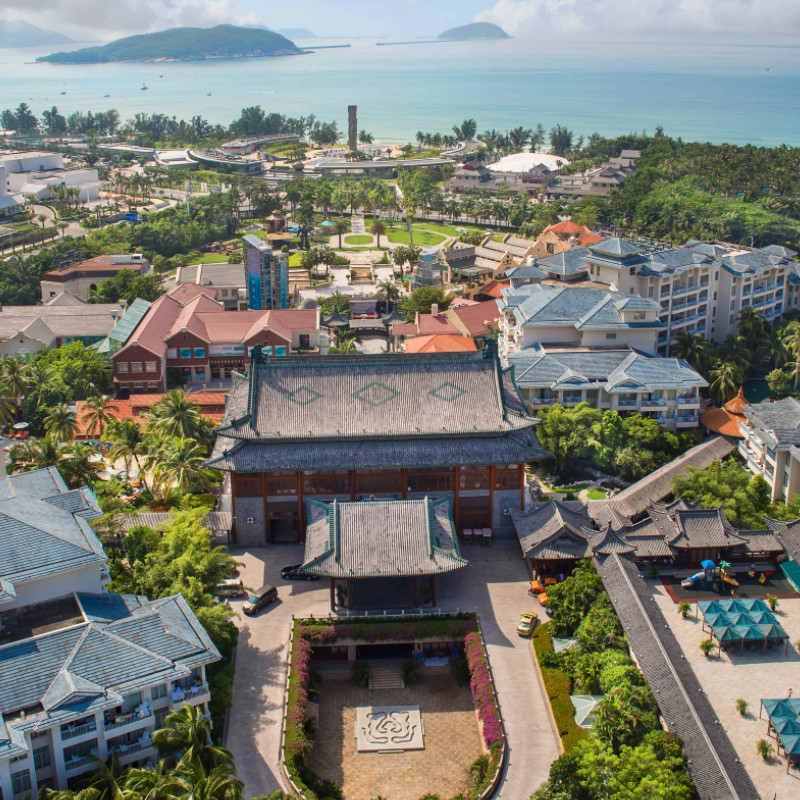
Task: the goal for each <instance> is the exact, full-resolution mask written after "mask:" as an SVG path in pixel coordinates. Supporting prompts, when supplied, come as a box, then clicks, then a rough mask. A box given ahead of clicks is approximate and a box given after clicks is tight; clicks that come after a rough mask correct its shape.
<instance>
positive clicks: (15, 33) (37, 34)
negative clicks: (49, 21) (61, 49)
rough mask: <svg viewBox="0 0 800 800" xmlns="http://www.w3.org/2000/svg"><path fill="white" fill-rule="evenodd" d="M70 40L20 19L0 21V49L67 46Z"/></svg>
mask: <svg viewBox="0 0 800 800" xmlns="http://www.w3.org/2000/svg"><path fill="white" fill-rule="evenodd" d="M71 41H72V39H70V38H68V37H67V36H64V35H63V34H60V33H56V32H55V31H48V30H45V29H44V28H40V27H39V26H38V25H31V24H30V22H23V21H22V20H21V19H9V20H4V19H0V47H41V46H43V45H48V44H67V43H68V42H71Z"/></svg>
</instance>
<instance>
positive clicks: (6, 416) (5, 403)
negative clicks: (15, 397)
mask: <svg viewBox="0 0 800 800" xmlns="http://www.w3.org/2000/svg"><path fill="white" fill-rule="evenodd" d="M16 416H17V409H16V408H15V407H14V403H13V402H12V400H11V398H10V397H8V396H7V395H4V394H0V425H4V424H5V423H6V422H12V421H13V420H14V419H16Z"/></svg>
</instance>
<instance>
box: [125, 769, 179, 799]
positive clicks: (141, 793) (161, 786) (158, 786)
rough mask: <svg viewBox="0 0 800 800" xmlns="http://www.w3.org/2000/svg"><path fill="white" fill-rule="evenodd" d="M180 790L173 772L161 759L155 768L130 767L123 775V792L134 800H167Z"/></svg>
mask: <svg viewBox="0 0 800 800" xmlns="http://www.w3.org/2000/svg"><path fill="white" fill-rule="evenodd" d="M180 789H181V786H180V782H179V781H178V777H177V775H176V774H175V771H174V770H172V769H170V768H169V767H168V766H167V762H166V761H164V760H163V759H161V760H160V761H159V762H158V764H157V766H155V767H130V768H129V769H128V771H127V773H126V774H125V790H126V792H127V793H128V795H129V796H132V797H133V798H136V800H168V798H173V797H177V796H178V792H179V791H180Z"/></svg>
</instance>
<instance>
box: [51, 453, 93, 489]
mask: <svg viewBox="0 0 800 800" xmlns="http://www.w3.org/2000/svg"><path fill="white" fill-rule="evenodd" d="M63 453H64V459H63V460H62V461H61V464H60V465H59V471H60V472H61V475H62V476H63V478H64V480H65V481H66V483H67V486H69V487H70V488H71V489H77V488H78V487H80V486H89V487H91V486H94V484H95V483H96V482H97V474H98V473H99V472H100V469H101V462H99V461H97V460H95V458H94V456H95V455H96V453H95V450H94V448H93V447H92V446H91V445H90V444H87V443H86V442H74V443H73V444H70V445H66V446H64V447H63Z"/></svg>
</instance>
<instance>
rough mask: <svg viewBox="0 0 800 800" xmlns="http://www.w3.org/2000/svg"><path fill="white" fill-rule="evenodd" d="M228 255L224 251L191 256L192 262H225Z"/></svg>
mask: <svg viewBox="0 0 800 800" xmlns="http://www.w3.org/2000/svg"><path fill="white" fill-rule="evenodd" d="M227 263H228V256H226V255H225V253H203V254H202V255H200V256H196V255H195V256H192V264H227Z"/></svg>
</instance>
